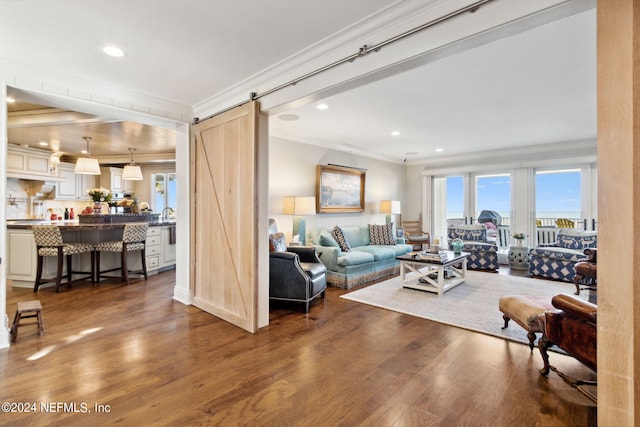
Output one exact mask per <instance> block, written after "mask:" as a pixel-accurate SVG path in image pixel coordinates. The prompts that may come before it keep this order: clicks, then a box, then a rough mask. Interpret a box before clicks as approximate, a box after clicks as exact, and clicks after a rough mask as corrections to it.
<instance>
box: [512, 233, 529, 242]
mask: <svg viewBox="0 0 640 427" xmlns="http://www.w3.org/2000/svg"><path fill="white" fill-rule="evenodd" d="M511 237H513V238H514V239H515V240H516V246H522V245H523V242H524V239H526V238H527V237H529V236H527V235H526V234H524V233H523V232H522V231H519V232H517V233H513V234H512V235H511Z"/></svg>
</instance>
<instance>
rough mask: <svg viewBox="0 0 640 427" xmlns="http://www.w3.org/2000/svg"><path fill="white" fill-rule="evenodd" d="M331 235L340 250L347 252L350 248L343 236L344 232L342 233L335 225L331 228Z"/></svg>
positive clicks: (345, 237)
mask: <svg viewBox="0 0 640 427" xmlns="http://www.w3.org/2000/svg"><path fill="white" fill-rule="evenodd" d="M331 235H332V236H333V238H334V239H336V242H338V246H340V249H342V250H343V251H344V252H349V250H350V249H351V246H350V245H349V240H347V236H345V235H344V231H342V228H340V227H338V226H337V225H336V226H335V227H333V230H331Z"/></svg>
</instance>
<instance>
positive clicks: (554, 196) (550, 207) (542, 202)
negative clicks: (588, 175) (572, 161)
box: [535, 169, 582, 227]
mask: <svg viewBox="0 0 640 427" xmlns="http://www.w3.org/2000/svg"><path fill="white" fill-rule="evenodd" d="M580 182H581V173H580V170H579V169H569V170H556V171H536V184H535V185H536V222H537V225H538V226H556V225H557V224H556V221H557V220H559V219H565V220H568V221H570V222H569V223H568V224H571V222H573V224H574V226H575V227H577V226H578V222H579V220H580V217H581V203H582V201H581V191H582V190H581V185H580ZM562 227H564V225H563V226H562Z"/></svg>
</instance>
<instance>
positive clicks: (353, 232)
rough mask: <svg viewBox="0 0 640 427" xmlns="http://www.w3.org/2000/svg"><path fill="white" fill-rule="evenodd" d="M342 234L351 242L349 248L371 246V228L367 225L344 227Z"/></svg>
mask: <svg viewBox="0 0 640 427" xmlns="http://www.w3.org/2000/svg"><path fill="white" fill-rule="evenodd" d="M342 232H343V233H344V235H345V237H346V238H347V240H348V241H349V246H351V247H352V248H355V247H356V246H366V245H368V244H369V226H367V225H366V224H365V225H348V226H346V227H342Z"/></svg>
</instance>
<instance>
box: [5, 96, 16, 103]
mask: <svg viewBox="0 0 640 427" xmlns="http://www.w3.org/2000/svg"><path fill="white" fill-rule="evenodd" d="M7 102H8V103H9V104H13V103H14V102H16V100H15V99H13V98H12V97H10V96H7Z"/></svg>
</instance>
